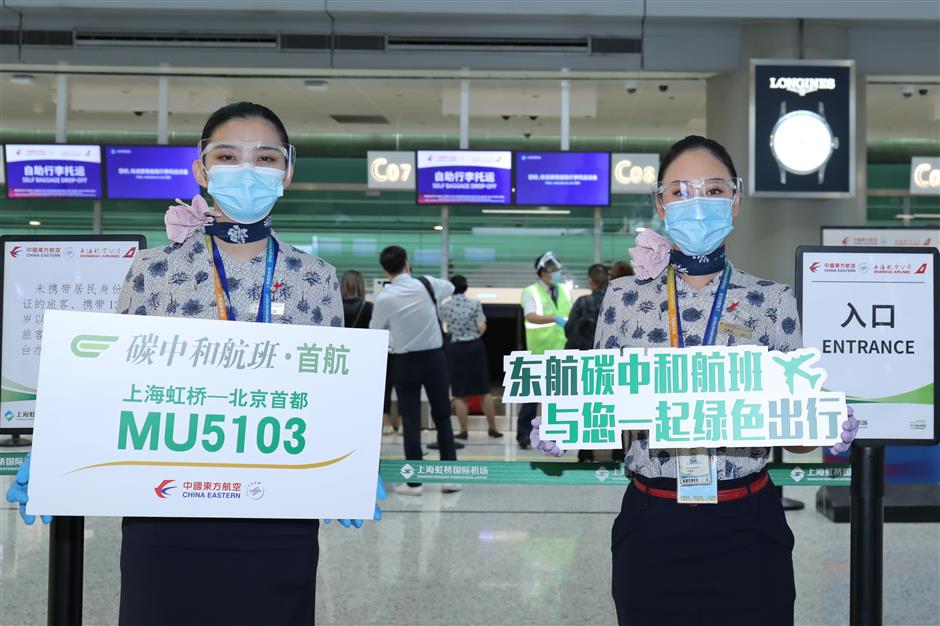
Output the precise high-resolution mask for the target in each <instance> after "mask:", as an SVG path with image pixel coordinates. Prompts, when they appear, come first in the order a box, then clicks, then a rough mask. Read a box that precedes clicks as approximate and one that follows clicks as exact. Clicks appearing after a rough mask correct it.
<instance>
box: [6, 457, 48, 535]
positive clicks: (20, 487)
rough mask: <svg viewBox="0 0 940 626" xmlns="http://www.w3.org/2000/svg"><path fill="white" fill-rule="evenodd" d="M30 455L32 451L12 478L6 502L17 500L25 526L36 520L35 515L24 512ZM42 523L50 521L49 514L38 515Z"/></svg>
mask: <svg viewBox="0 0 940 626" xmlns="http://www.w3.org/2000/svg"><path fill="white" fill-rule="evenodd" d="M30 456H32V452H30V453H29V454H27V455H26V458H25V459H23V464H22V465H20V469H19V471H17V472H16V478H15V479H13V484H12V485H10V489H9V490H7V502H17V503H19V505H20V517H22V518H23V521H24V522H26V525H27V526H32V525H33V523H34V522H35V521H36V516H35V515H28V514H27V513H26V503H27V502H29V459H30ZM39 517H40V519H42V523H43V524H48V523H49V522H51V521H52V516H51V515H40V516H39Z"/></svg>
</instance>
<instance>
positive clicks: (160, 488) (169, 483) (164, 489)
mask: <svg viewBox="0 0 940 626" xmlns="http://www.w3.org/2000/svg"><path fill="white" fill-rule="evenodd" d="M174 482H176V481H175V480H164V481H163V482H162V483H160V484H159V485H157V486H156V487H154V488H153V492H154V493H155V494H157V497H158V498H160V499H161V500H163V499H166V498H168V497H169V496H170V495H172V494H170V489H176V485H174V484H173V483H174Z"/></svg>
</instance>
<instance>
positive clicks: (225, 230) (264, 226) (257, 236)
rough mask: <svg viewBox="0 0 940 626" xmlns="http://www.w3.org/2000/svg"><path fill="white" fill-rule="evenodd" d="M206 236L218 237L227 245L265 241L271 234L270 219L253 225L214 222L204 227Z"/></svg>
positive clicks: (267, 218)
mask: <svg viewBox="0 0 940 626" xmlns="http://www.w3.org/2000/svg"><path fill="white" fill-rule="evenodd" d="M206 234H207V235H211V236H213V237H218V238H219V239H221V240H222V241H228V242H229V243H251V242H252V241H261V240H262V239H267V237H268V235H270V234H271V218H270V217H266V218H264V219H263V220H260V221H258V222H255V223H253V224H239V223H237V222H215V223H214V224H209V225H207V226H206Z"/></svg>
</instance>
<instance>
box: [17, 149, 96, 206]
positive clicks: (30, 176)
mask: <svg viewBox="0 0 940 626" xmlns="http://www.w3.org/2000/svg"><path fill="white" fill-rule="evenodd" d="M5 155H6V179H7V197H8V198H100V197H101V146H86V145H68V144H50V145H38V144H21V145H15V144H8V145H7V146H6V147H5Z"/></svg>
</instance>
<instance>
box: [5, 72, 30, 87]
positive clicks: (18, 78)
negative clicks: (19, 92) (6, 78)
mask: <svg viewBox="0 0 940 626" xmlns="http://www.w3.org/2000/svg"><path fill="white" fill-rule="evenodd" d="M34 80H35V78H34V77H33V75H32V74H13V75H12V76H10V82H11V83H13V84H14V85H32V84H33V81H34Z"/></svg>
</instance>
